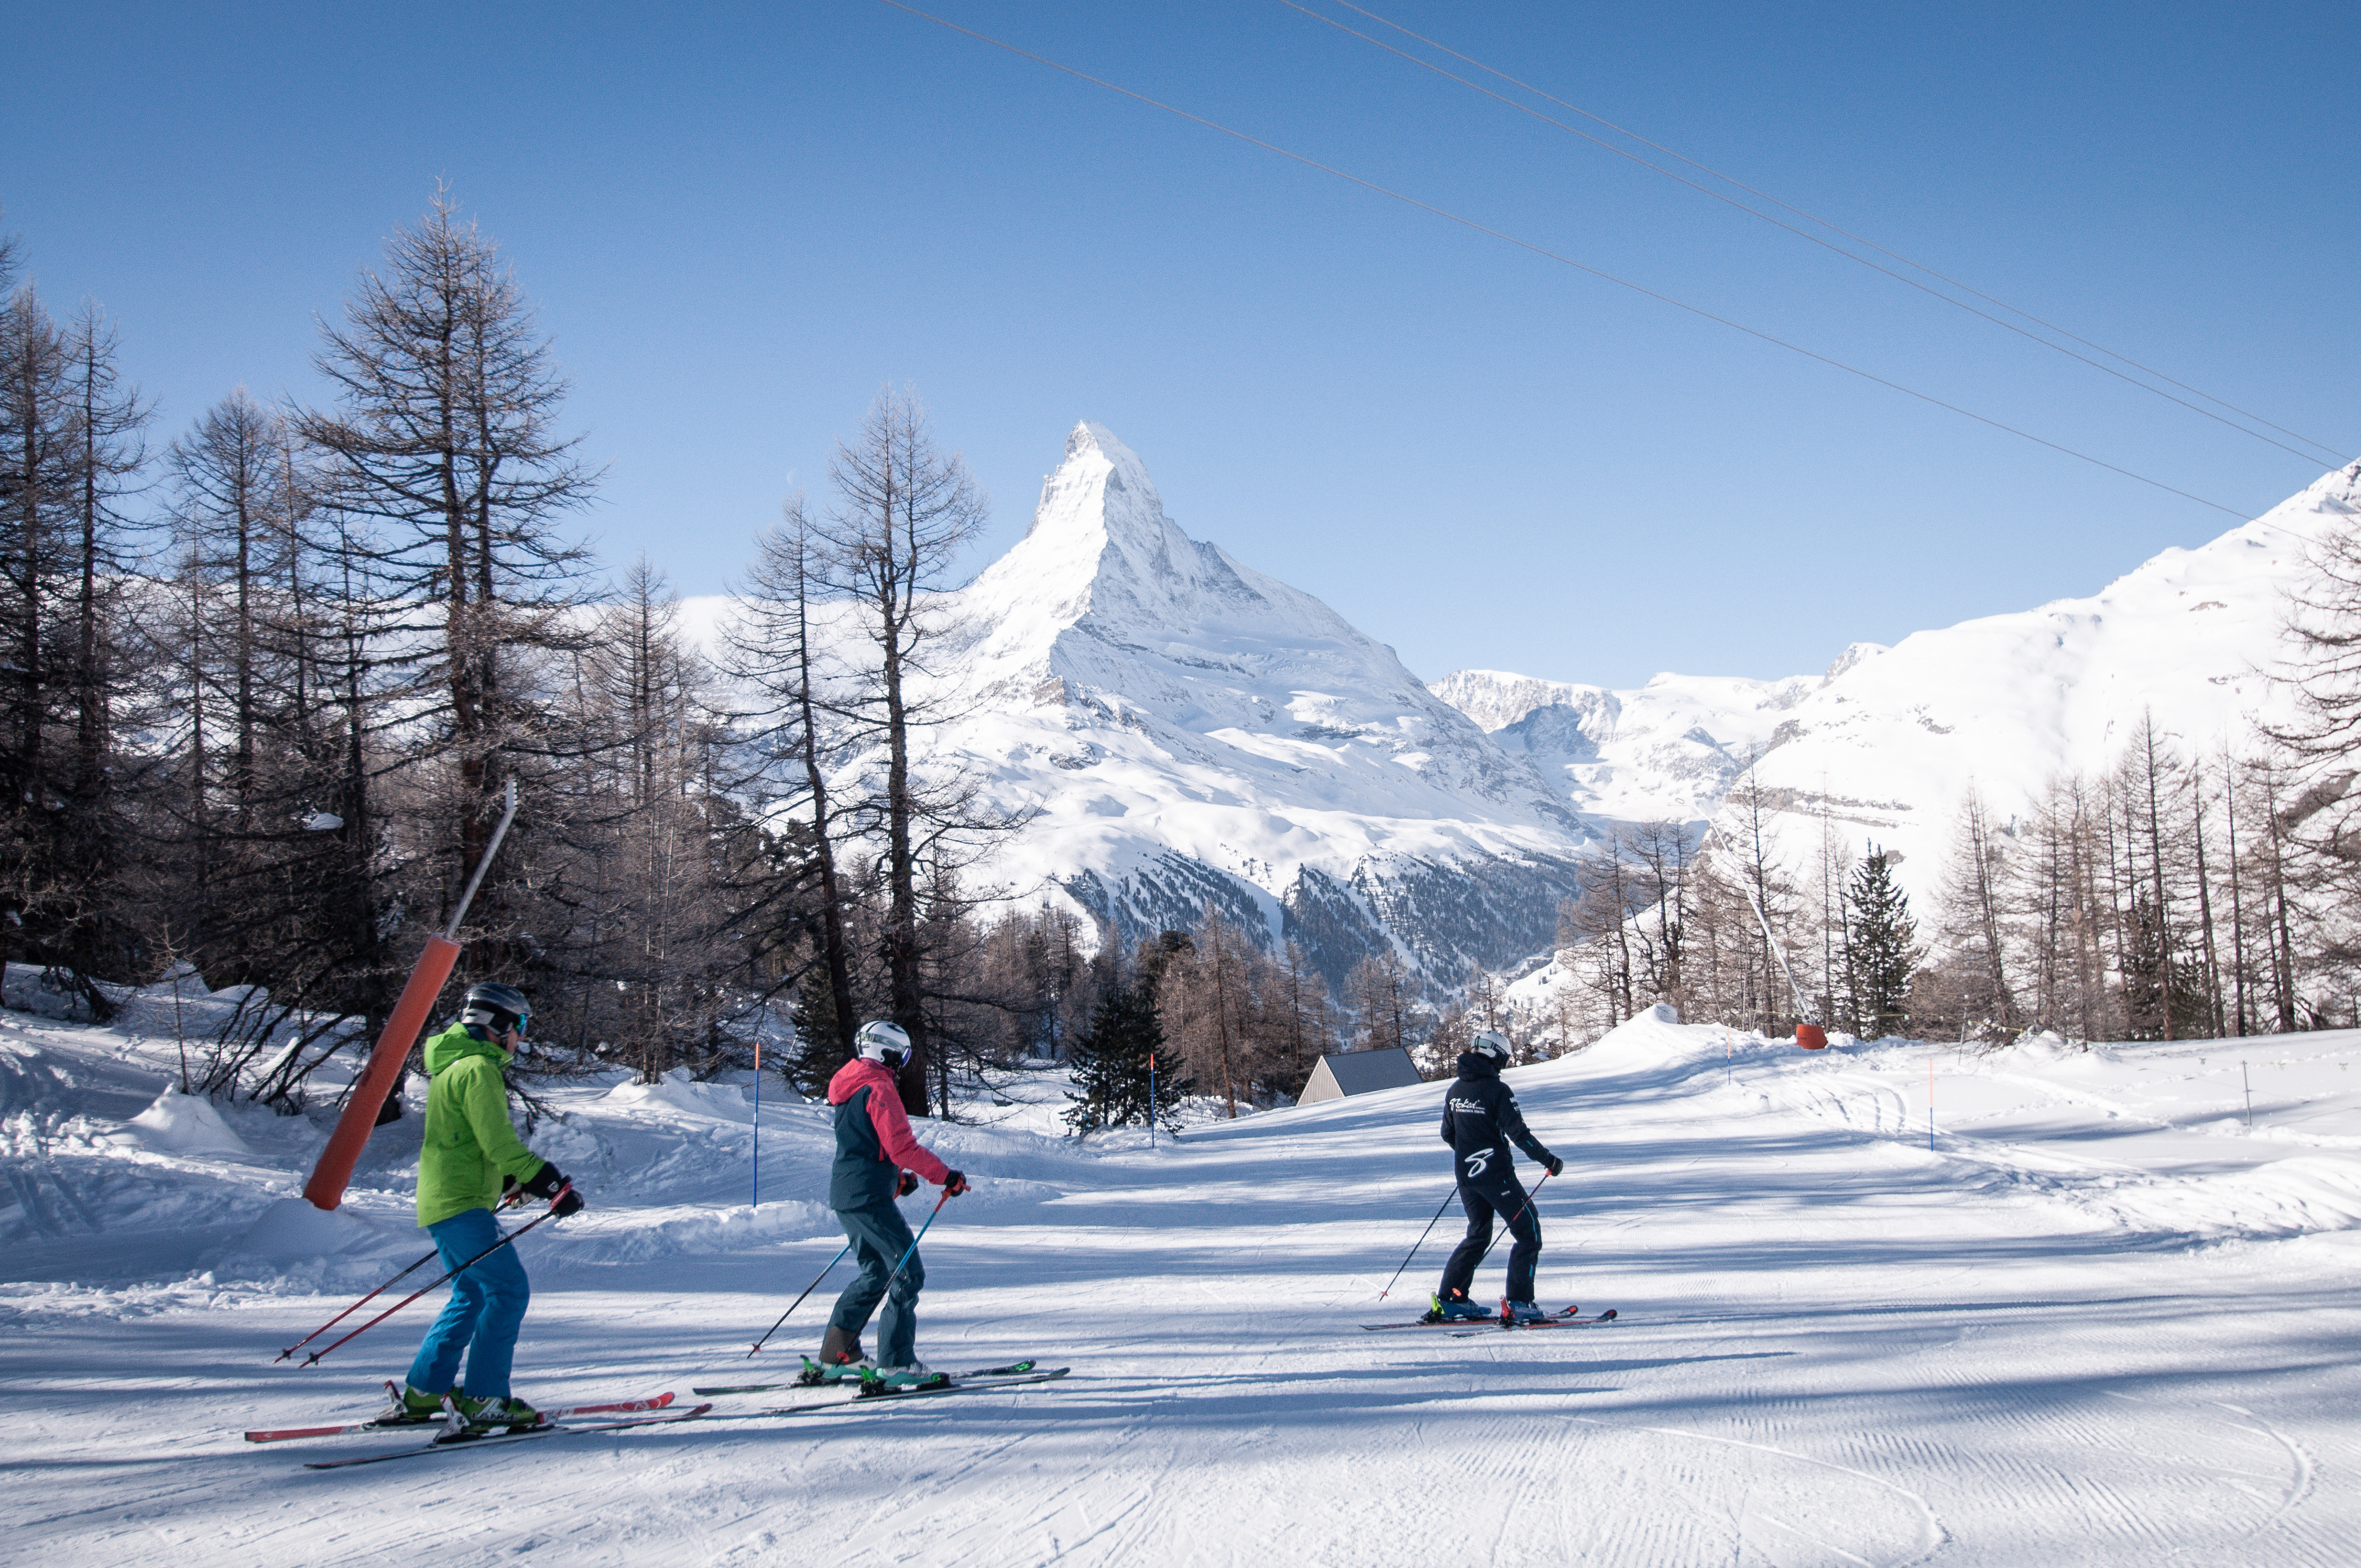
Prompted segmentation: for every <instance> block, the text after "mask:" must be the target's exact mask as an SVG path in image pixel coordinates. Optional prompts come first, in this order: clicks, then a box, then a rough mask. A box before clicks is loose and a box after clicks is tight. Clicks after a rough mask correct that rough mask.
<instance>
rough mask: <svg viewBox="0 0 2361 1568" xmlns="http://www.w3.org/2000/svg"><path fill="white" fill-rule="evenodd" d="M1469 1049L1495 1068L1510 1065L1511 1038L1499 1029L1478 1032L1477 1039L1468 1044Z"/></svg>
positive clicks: (1479, 1030)
mask: <svg viewBox="0 0 2361 1568" xmlns="http://www.w3.org/2000/svg"><path fill="white" fill-rule="evenodd" d="M1467 1048H1468V1049H1469V1050H1470V1051H1472V1052H1474V1053H1475V1054H1476V1055H1477V1056H1479V1057H1483V1058H1486V1059H1488V1060H1489V1061H1490V1062H1491V1063H1492V1065H1493V1066H1495V1067H1506V1066H1508V1065H1509V1036H1506V1035H1504V1034H1502V1033H1500V1031H1499V1030H1498V1029H1478V1030H1477V1031H1476V1037H1475V1038H1474V1039H1472V1040H1470V1041H1468V1042H1467Z"/></svg>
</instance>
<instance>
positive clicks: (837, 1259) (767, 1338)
mask: <svg viewBox="0 0 2361 1568" xmlns="http://www.w3.org/2000/svg"><path fill="white" fill-rule="evenodd" d="M851 1250H852V1244H851V1242H847V1243H845V1244H844V1247H843V1250H842V1251H840V1252H839V1253H838V1254H837V1255H835V1256H834V1257H831V1258H829V1260H828V1268H834V1267H835V1266H837V1265H838V1264H840V1263H842V1262H843V1261H844V1254H845V1253H848V1252H851ZM828 1268H823V1269H821V1270H820V1271H819V1272H818V1274H816V1275H814V1276H813V1277H812V1282H811V1283H810V1284H808V1285H807V1286H805V1287H804V1296H808V1295H810V1294H811V1293H812V1292H813V1291H815V1290H817V1289H818V1288H819V1282H820V1281H821V1280H823V1279H825V1278H827V1277H828ZM804 1296H798V1297H796V1299H794V1300H792V1301H790V1302H788V1303H787V1310H786V1311H785V1312H781V1313H780V1314H779V1323H784V1322H785V1321H787V1314H788V1313H789V1312H793V1311H794V1310H796V1308H797V1307H800V1306H802V1305H803V1304H804ZM779 1323H773V1324H772V1325H771V1326H770V1327H769V1328H767V1329H765V1330H763V1337H762V1338H761V1339H758V1340H756V1341H755V1342H754V1350H760V1349H762V1348H763V1346H764V1345H766V1344H768V1343H771V1336H772V1335H773V1334H774V1333H777V1332H779ZM754 1350H750V1351H748V1352H747V1353H746V1354H748V1355H752V1354H754Z"/></svg>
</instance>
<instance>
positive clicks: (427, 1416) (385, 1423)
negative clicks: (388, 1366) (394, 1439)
mask: <svg viewBox="0 0 2361 1568" xmlns="http://www.w3.org/2000/svg"><path fill="white" fill-rule="evenodd" d="M451 1392H452V1393H454V1394H456V1393H457V1392H458V1390H457V1389H456V1388H454V1389H452V1390H451ZM385 1396H386V1401H387V1403H386V1407H385V1409H382V1410H380V1411H379V1412H378V1416H377V1419H376V1420H375V1421H373V1422H371V1423H370V1424H371V1425H374V1426H381V1427H416V1426H424V1425H425V1424H426V1423H427V1422H429V1421H433V1420H441V1419H442V1415H443V1396H442V1395H440V1394H428V1393H423V1392H422V1391H420V1390H419V1389H416V1388H412V1387H410V1386H409V1385H408V1384H406V1383H405V1384H402V1385H401V1386H400V1387H396V1386H395V1385H394V1382H393V1380H392V1379H391V1378H388V1379H387V1380H386V1385H385Z"/></svg>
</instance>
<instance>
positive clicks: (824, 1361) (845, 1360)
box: [796, 1324, 877, 1387]
mask: <svg viewBox="0 0 2361 1568" xmlns="http://www.w3.org/2000/svg"><path fill="white" fill-rule="evenodd" d="M875 1370H877V1368H876V1365H875V1364H874V1363H873V1362H872V1361H871V1360H870V1359H869V1357H867V1356H866V1355H863V1354H862V1352H861V1336H860V1335H859V1334H857V1333H851V1334H849V1333H846V1332H844V1331H843V1330H842V1329H840V1328H838V1327H836V1326H835V1325H834V1324H830V1325H829V1331H828V1332H827V1333H826V1334H824V1335H822V1336H821V1337H820V1343H819V1357H818V1360H814V1359H813V1358H812V1357H810V1356H808V1355H807V1356H805V1357H804V1369H803V1371H801V1372H800V1373H798V1374H796V1382H798V1383H801V1384H804V1385H806V1386H807V1387H808V1386H809V1385H812V1384H815V1383H850V1382H852V1381H854V1380H856V1379H858V1378H862V1377H865V1376H868V1375H869V1374H870V1373H872V1372H874V1371H875Z"/></svg>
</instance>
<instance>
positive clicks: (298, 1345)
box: [270, 1248, 440, 1366]
mask: <svg viewBox="0 0 2361 1568" xmlns="http://www.w3.org/2000/svg"><path fill="white" fill-rule="evenodd" d="M439 1251H440V1249H439V1248H438V1249H437V1252H430V1253H428V1254H427V1255H425V1256H424V1257H422V1258H420V1259H419V1260H418V1261H417V1262H416V1263H413V1264H412V1265H411V1266H409V1267H408V1268H405V1269H403V1270H402V1271H401V1273H400V1274H397V1275H395V1276H394V1277H392V1278H391V1279H389V1280H387V1281H386V1282H385V1283H384V1284H383V1285H380V1286H379V1287H378V1288H376V1289H374V1290H372V1291H370V1292H369V1293H368V1295H366V1296H364V1297H362V1298H361V1299H359V1300H357V1301H356V1302H354V1303H353V1304H352V1305H351V1306H349V1307H346V1309H345V1310H343V1311H341V1312H338V1313H337V1314H336V1315H335V1317H333V1318H330V1319H329V1320H328V1321H326V1322H324V1323H322V1324H321V1325H320V1326H319V1327H318V1328H316V1329H313V1331H312V1332H310V1333H308V1334H305V1335H304V1336H303V1337H302V1339H299V1340H297V1341H296V1342H295V1343H293V1344H291V1345H289V1346H288V1347H287V1348H286V1349H285V1350H282V1351H280V1353H279V1354H277V1355H275V1356H273V1357H272V1358H271V1362H270V1365H273V1366H276V1365H279V1364H280V1362H282V1361H284V1360H286V1359H287V1358H288V1357H289V1356H291V1355H292V1354H295V1353H296V1352H297V1351H299V1350H301V1349H302V1348H303V1347H304V1346H305V1345H307V1344H310V1343H312V1342H313V1340H315V1339H318V1338H319V1337H320V1336H321V1335H322V1334H324V1333H326V1332H328V1331H329V1330H330V1329H333V1328H335V1326H336V1325H337V1324H338V1323H341V1322H343V1321H345V1320H346V1318H349V1317H351V1316H352V1315H353V1314H354V1313H355V1312H357V1311H359V1310H361V1309H362V1308H363V1307H366V1306H368V1304H369V1303H370V1302H371V1301H374V1300H376V1299H378V1298H379V1296H382V1295H384V1294H385V1293H386V1291H388V1290H390V1289H391V1288H393V1287H394V1286H395V1285H397V1284H399V1283H401V1280H402V1279H403V1278H404V1277H407V1276H409V1275H412V1274H414V1273H416V1272H417V1271H418V1270H420V1269H422V1268H423V1267H425V1266H427V1265H428V1264H430V1263H432V1262H434V1259H435V1257H436V1255H437V1253H438V1252H439ZM427 1288H428V1289H430V1290H431V1289H433V1288H434V1287H433V1286H429V1287H427ZM305 1365H309V1363H306V1364H305Z"/></svg>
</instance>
